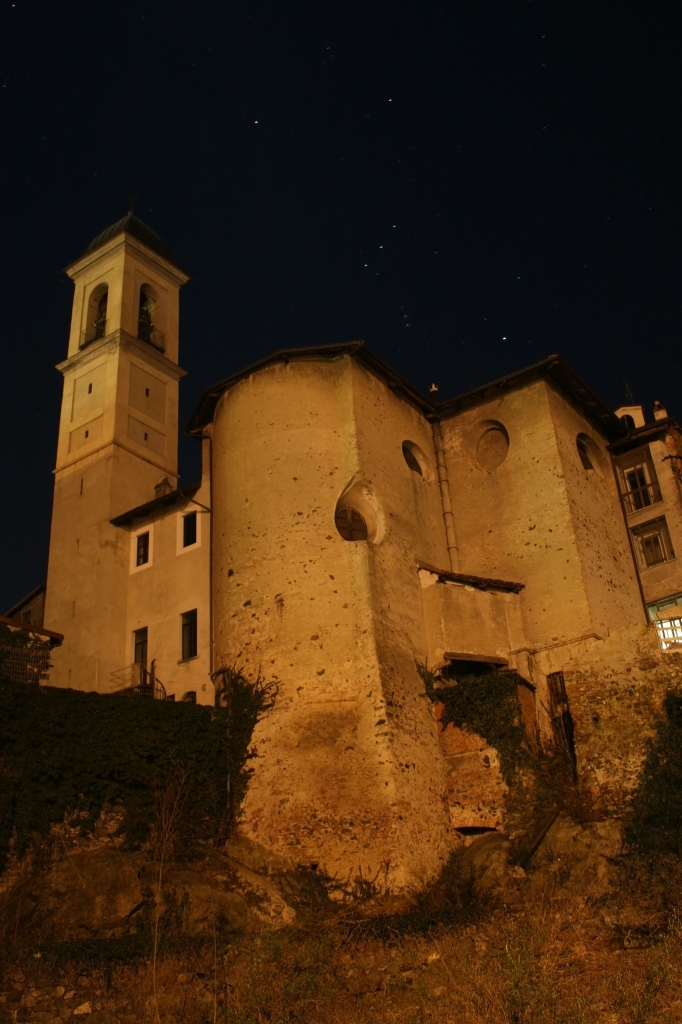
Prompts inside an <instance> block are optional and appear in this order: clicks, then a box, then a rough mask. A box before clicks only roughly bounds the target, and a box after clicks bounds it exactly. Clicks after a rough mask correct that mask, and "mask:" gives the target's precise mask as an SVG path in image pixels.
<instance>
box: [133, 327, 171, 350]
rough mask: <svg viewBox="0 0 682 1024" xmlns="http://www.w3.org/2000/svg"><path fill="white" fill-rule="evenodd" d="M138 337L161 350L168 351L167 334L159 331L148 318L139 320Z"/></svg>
mask: <svg viewBox="0 0 682 1024" xmlns="http://www.w3.org/2000/svg"><path fill="white" fill-rule="evenodd" d="M137 337H138V339H139V340H140V341H144V342H146V343H147V345H151V346H152V347H153V348H156V349H158V350H159V352H165V351H166V335H165V334H164V333H163V332H162V331H159V330H158V329H157V328H156V327H155V326H154V324H150V323H149V321H148V320H138V321H137Z"/></svg>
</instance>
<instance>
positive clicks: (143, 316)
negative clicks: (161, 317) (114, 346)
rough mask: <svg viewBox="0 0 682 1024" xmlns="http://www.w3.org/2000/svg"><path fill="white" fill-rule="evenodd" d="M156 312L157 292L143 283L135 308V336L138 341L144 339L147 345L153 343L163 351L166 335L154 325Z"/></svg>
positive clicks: (157, 307) (157, 304)
mask: <svg viewBox="0 0 682 1024" xmlns="http://www.w3.org/2000/svg"><path fill="white" fill-rule="evenodd" d="M158 312H159V295H158V292H157V291H156V289H155V288H154V287H153V286H152V285H150V284H143V285H142V287H141V288H140V300H139V304H138V309H137V336H138V338H139V339H140V341H146V342H147V344H148V345H154V347H155V348H158V349H161V351H162V352H163V351H165V348H166V336H165V334H163V333H162V332H161V331H160V330H159V329H158V327H157V325H156V322H155V321H156V320H157V318H158Z"/></svg>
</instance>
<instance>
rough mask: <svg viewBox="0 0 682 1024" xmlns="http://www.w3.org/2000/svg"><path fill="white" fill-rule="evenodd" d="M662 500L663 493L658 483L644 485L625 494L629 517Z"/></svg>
mask: <svg viewBox="0 0 682 1024" xmlns="http://www.w3.org/2000/svg"><path fill="white" fill-rule="evenodd" d="M661 500H662V499H661V491H660V488H659V486H658V484H657V483H651V484H643V485H642V486H641V487H635V488H633V489H632V490H629V491H625V493H624V494H623V501H624V503H625V511H626V512H627V514H628V515H630V514H631V513H632V512H639V511H640V509H643V508H648V507H649V505H655V504H657V502H659V501H661Z"/></svg>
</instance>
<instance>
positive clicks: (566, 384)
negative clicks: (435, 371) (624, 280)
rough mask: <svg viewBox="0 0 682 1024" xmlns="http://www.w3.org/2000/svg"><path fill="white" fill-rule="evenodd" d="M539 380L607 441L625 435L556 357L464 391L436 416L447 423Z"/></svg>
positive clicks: (614, 418)
mask: <svg viewBox="0 0 682 1024" xmlns="http://www.w3.org/2000/svg"><path fill="white" fill-rule="evenodd" d="M540 378H542V379H544V380H548V381H550V382H551V383H552V384H553V385H554V386H555V387H556V389H557V391H559V393H560V394H563V395H564V396H566V397H567V398H568V399H569V400H571V401H572V402H573V404H574V405H577V406H578V407H579V408H580V410H581V412H582V413H583V415H584V416H585V417H586V418H587V419H589V420H591V421H592V422H593V423H594V424H595V425H596V426H597V427H599V429H600V430H601V431H602V433H603V434H604V435H605V436H606V437H607V438H608V439H609V440H611V441H615V440H617V439H618V438H620V437H623V436H624V435H625V434H626V433H627V429H626V427H625V425H624V424H623V423H622V422H621V420H619V418H618V417H617V416H616V414H615V412H613V410H612V409H609V407H608V405H605V404H604V402H602V400H601V398H599V397H598V396H597V395H595V393H594V391H592V389H591V388H589V387H588V386H587V384H585V383H584V381H582V380H581V379H580V377H578V375H577V374H576V373H574V372H573V370H572V369H571V368H570V366H568V364H567V363H565V362H564V361H563V359H562V358H561V356H556V355H553V356H548V357H547V359H543V360H542V361H541V362H539V363H534V364H533V365H532V366H526V367H525V368H524V369H523V370H517V371H516V372H515V373H508V374H507V375H506V376H504V377H500V378H499V379H498V380H494V381H491V382H490V383H489V384H484V385H483V386H482V387H480V388H475V389H474V390H473V391H467V392H466V394H463V395H458V396H457V397H456V398H450V399H448V401H447V402H443V403H442V405H439V406H438V415H439V416H440V418H441V419H448V418H449V417H450V416H456V415H457V413H458V412H462V411H463V410H464V409H467V408H471V407H472V406H475V405H479V404H480V403H481V402H484V401H487V400H488V399H490V398H492V397H493V396H495V395H499V394H500V393H501V392H504V391H508V390H511V389H516V388H520V387H524V386H525V385H527V384H531V383H532V382H533V381H534V380H539V379H540Z"/></svg>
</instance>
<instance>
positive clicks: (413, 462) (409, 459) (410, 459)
mask: <svg viewBox="0 0 682 1024" xmlns="http://www.w3.org/2000/svg"><path fill="white" fill-rule="evenodd" d="M403 458H404V459H405V462H406V463H407V465H408V466H409V467H410V469H411V470H412V472H413V473H418V474H419V476H424V472H423V470H422V467H421V464H420V462H419V459H418V458H417V456H416V454H415V452H414V448H413V446H412V445H411V444H410V442H409V441H403Z"/></svg>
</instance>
